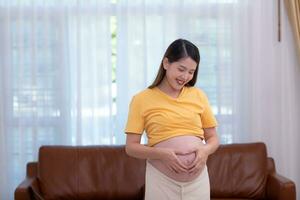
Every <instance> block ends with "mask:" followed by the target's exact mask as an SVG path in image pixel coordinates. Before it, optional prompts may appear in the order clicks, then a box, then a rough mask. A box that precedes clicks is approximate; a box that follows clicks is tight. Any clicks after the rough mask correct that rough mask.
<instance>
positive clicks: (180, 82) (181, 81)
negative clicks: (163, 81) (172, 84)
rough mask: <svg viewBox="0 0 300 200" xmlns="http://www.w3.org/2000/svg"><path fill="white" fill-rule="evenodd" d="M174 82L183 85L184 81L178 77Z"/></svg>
mask: <svg viewBox="0 0 300 200" xmlns="http://www.w3.org/2000/svg"><path fill="white" fill-rule="evenodd" d="M176 82H177V83H178V85H184V83H185V81H183V80H180V79H176Z"/></svg>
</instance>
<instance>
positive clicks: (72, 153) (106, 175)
mask: <svg viewBox="0 0 300 200" xmlns="http://www.w3.org/2000/svg"><path fill="white" fill-rule="evenodd" d="M207 165H208V170H209V176H210V181H211V196H212V199H219V200H221V199H223V200H225V199H227V200H228V199H235V200H237V199H240V200H241V199H260V200H263V199H270V200H271V199H272V200H295V199H296V189H295V184H294V183H293V182H292V181H291V180H289V179H287V178H285V177H283V176H281V175H279V174H277V173H276V171H275V166H274V161H273V159H272V158H268V157H267V152H266V146H265V144H263V143H248V144H229V145H221V146H220V148H219V149H218V150H217V151H216V152H215V153H214V154H213V155H211V156H210V157H209V160H208V163H207ZM144 174H145V160H139V159H134V158H131V157H129V156H127V155H126V153H125V150H124V146H81V147H70V146H43V147H41V148H40V150H39V158H38V162H32V163H28V165H27V177H26V179H25V180H24V181H23V182H22V183H21V184H20V185H19V186H18V187H17V188H16V190H15V199H16V200H25V199H26V200H27V199H47V200H48V199H55V200H59V199H78V200H79V199H80V200H83V199H87V200H94V199H95V200H96V199H97V200H142V199H143V195H144V181H145V179H144ZM199 200H200V199H199Z"/></svg>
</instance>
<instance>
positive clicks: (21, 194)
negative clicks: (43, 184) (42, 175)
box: [15, 178, 44, 200]
mask: <svg viewBox="0 0 300 200" xmlns="http://www.w3.org/2000/svg"><path fill="white" fill-rule="evenodd" d="M30 199H36V200H43V199H44V198H43V197H42V195H41V192H40V189H39V185H38V180H37V178H26V179H25V180H24V181H23V182H22V183H21V184H20V185H19V186H18V187H17V189H16V190H15V200H30Z"/></svg>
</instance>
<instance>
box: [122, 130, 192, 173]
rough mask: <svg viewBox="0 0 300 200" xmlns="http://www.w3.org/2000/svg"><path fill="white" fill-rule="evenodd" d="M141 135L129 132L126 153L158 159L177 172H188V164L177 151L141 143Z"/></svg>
mask: <svg viewBox="0 0 300 200" xmlns="http://www.w3.org/2000/svg"><path fill="white" fill-rule="evenodd" d="M140 142H141V135H139V134H133V133H127V137H126V147H125V150H126V153H127V154H128V155H129V156H132V157H135V158H140V159H158V160H161V161H163V162H165V163H166V165H167V166H168V167H169V168H170V169H172V170H174V171H176V172H186V171H187V169H186V166H185V165H184V164H183V163H182V162H181V161H180V160H179V159H178V157H177V156H176V152H175V151H174V150H172V149H169V148H159V147H148V146H145V145H143V144H141V143H140Z"/></svg>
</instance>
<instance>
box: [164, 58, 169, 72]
mask: <svg viewBox="0 0 300 200" xmlns="http://www.w3.org/2000/svg"><path fill="white" fill-rule="evenodd" d="M169 64H170V63H169V60H168V58H167V57H164V59H163V67H164V69H165V70H167V69H168V67H169Z"/></svg>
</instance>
